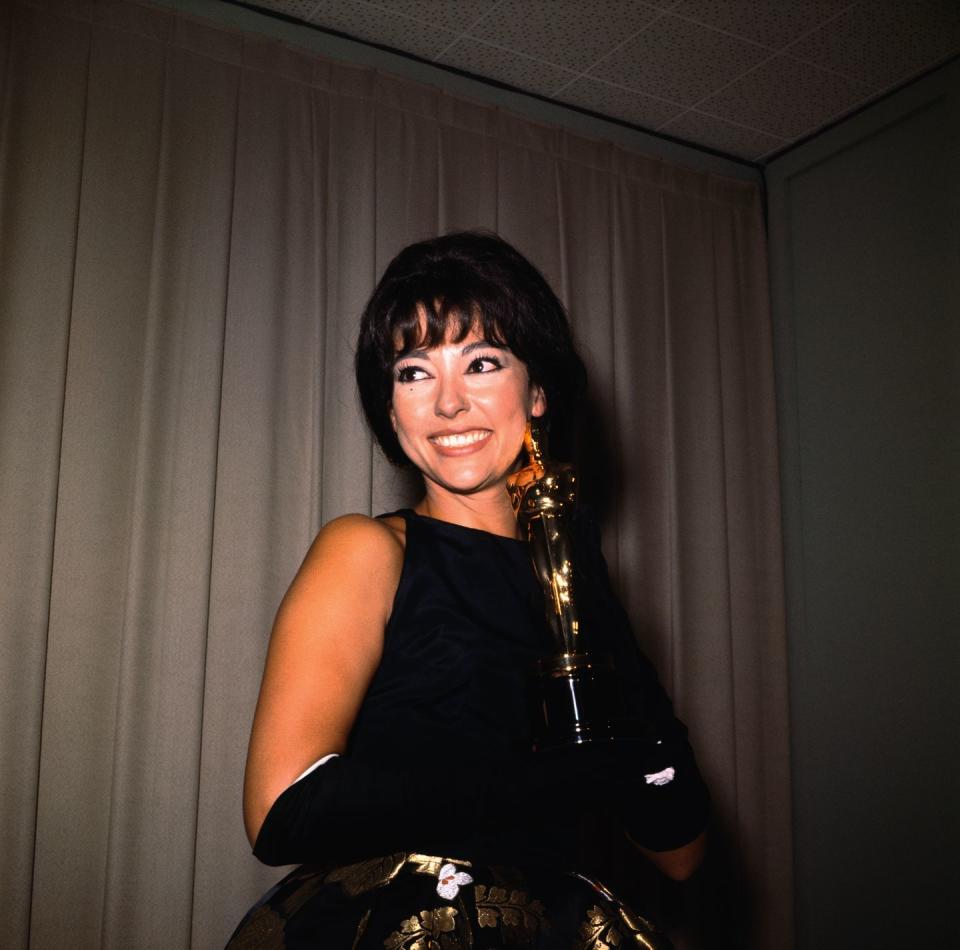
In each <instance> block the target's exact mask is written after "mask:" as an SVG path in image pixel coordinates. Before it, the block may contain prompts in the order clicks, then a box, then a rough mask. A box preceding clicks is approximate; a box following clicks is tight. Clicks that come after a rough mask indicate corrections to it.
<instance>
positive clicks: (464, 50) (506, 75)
mask: <svg viewBox="0 0 960 950" xmlns="http://www.w3.org/2000/svg"><path fill="white" fill-rule="evenodd" d="M438 62H440V63H443V64H444V65H445V66H452V67H454V69H463V70H465V71H466V72H468V73H474V74H475V75H477V76H484V77H486V78H488V79H495V80H497V81H498V82H504V83H507V84H508V85H510V86H516V87H517V88H518V89H524V90H526V91H527V92H534V93H537V94H539V95H541V96H550V95H552V94H553V93H554V91H555V90H557V89H560V88H561V87H563V86H565V85H567V83H569V82H570V80H571V79H575V78H576V73H572V72H570V71H569V70H566V69H560V67H558V66H552V65H550V64H549V63H543V62H540V61H539V60H536V59H531V58H530V57H529V56H524V55H523V54H522V53H511V52H510V51H509V50H503V49H500V48H499V47H497V46H490V45H489V44H487V43H481V42H480V41H479V40H474V39H470V38H464V39H461V40H458V41H457V43H456V44H455V45H454V46H453V47H451V48H450V49H448V50H447V51H446V52H445V53H444V54H443V55H442V56H441V57H440V58H439V60H438Z"/></svg>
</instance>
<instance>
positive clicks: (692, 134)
mask: <svg viewBox="0 0 960 950" xmlns="http://www.w3.org/2000/svg"><path fill="white" fill-rule="evenodd" d="M658 131H660V132H663V133H664V134H665V135H671V136H673V137H674V138H678V139H683V140H684V141H686V142H696V143H697V144H698V145H704V146H706V147H707V148H712V149H716V150H717V151H718V152H725V153H726V154H727V155H735V156H737V157H739V158H745V159H747V160H748V161H756V160H757V159H758V158H760V157H761V156H762V155H767V154H769V153H770V152H774V151H776V150H778V149H781V148H783V147H784V146H785V145H787V144H788V143H787V141H786V140H785V139H781V138H777V137H776V136H773V135H767V133H766V132H760V131H759V130H757V129H748V128H745V127H744V126H742V125H734V124H733V123H731V122H725V121H724V120H723V119H717V118H715V117H714V116H710V115H704V114H703V113H700V112H694V111H693V110H690V111H688V112H684V113H683V114H682V115H681V116H679V117H678V118H677V119H675V120H674V121H672V122H668V123H667V124H666V125H664V126H662V127H661V128H660V129H659V130H658Z"/></svg>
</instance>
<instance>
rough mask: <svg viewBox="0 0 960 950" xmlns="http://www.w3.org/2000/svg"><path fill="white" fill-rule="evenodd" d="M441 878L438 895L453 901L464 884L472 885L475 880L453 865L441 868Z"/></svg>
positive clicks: (438, 883) (438, 882)
mask: <svg viewBox="0 0 960 950" xmlns="http://www.w3.org/2000/svg"><path fill="white" fill-rule="evenodd" d="M438 877H439V878H440V880H439V881H437V893H438V894H439V895H440V896H441V897H442V898H443V899H444V900H448V901H452V900H453V899H454V898H455V897H456V896H457V892H458V891H459V890H460V887H461V885H463V884H472V883H473V878H472V877H470V875H469V874H466V873H464V872H463V871H458V870H457V869H456V867H455V866H454V865H452V864H445V865H444V866H443V867H442V868H440V874H439V875H438Z"/></svg>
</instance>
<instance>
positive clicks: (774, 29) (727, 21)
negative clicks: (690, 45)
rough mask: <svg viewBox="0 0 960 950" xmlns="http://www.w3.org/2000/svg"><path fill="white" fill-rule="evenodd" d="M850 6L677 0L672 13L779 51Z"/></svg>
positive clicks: (816, 1)
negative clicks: (677, 2) (678, 1)
mask: <svg viewBox="0 0 960 950" xmlns="http://www.w3.org/2000/svg"><path fill="white" fill-rule="evenodd" d="M849 6H850V0H793V2H783V0H680V3H679V4H678V5H677V6H676V7H674V9H673V12H674V13H675V14H676V15H678V16H681V17H685V18H688V19H691V20H693V21H695V22H697V23H701V24H703V25H704V26H709V27H712V28H713V29H716V30H723V31H724V32H726V33H730V34H732V35H734V36H739V37H742V38H743V39H746V40H752V41H753V42H754V43H759V44H761V45H762V46H766V47H768V48H769V49H771V50H776V51H778V52H779V51H780V50H782V49H783V48H784V47H785V46H786V45H787V44H789V43H792V42H794V41H795V40H796V39H797V37H798V36H802V35H804V34H805V33H807V32H809V31H810V30H813V29H815V28H816V27H818V26H820V25H821V24H822V23H824V22H825V21H826V20H827V19H829V18H830V17H834V16H836V15H837V14H839V13H841V12H842V11H843V10H845V9H846V8H847V7H849Z"/></svg>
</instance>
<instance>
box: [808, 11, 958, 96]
mask: <svg viewBox="0 0 960 950" xmlns="http://www.w3.org/2000/svg"><path fill="white" fill-rule="evenodd" d="M958 51H960V0H910V2H902V3H872V4H870V3H866V4H864V3H861V4H858V5H857V6H855V7H852V8H851V9H849V10H846V11H845V12H844V13H843V14H841V15H840V16H839V17H837V18H836V19H835V20H831V21H830V23H828V24H826V25H825V26H823V27H821V28H820V29H818V30H816V31H815V32H813V33H812V34H811V35H809V36H807V37H805V38H804V39H801V40H800V41H799V42H798V43H797V44H796V45H795V46H794V47H792V48H791V49H790V52H791V53H792V54H793V55H794V56H798V57H800V58H801V59H805V60H807V61H809V62H812V63H816V64H817V65H819V66H823V67H825V68H828V69H832V70H835V71H836V72H840V73H844V74H845V75H848V76H853V77H855V78H857V79H859V80H860V81H861V82H864V83H867V84H868V85H869V86H871V87H872V90H871V91H881V90H885V89H887V88H889V87H890V86H892V85H894V84H895V83H898V82H902V81H903V80H905V79H909V78H910V77H911V76H914V75H916V74H917V73H920V72H923V71H925V70H926V69H927V68H929V67H930V66H933V65H935V64H936V63H938V62H942V61H943V60H945V59H946V58H948V57H949V56H953V55H956V54H957V52H958Z"/></svg>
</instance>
